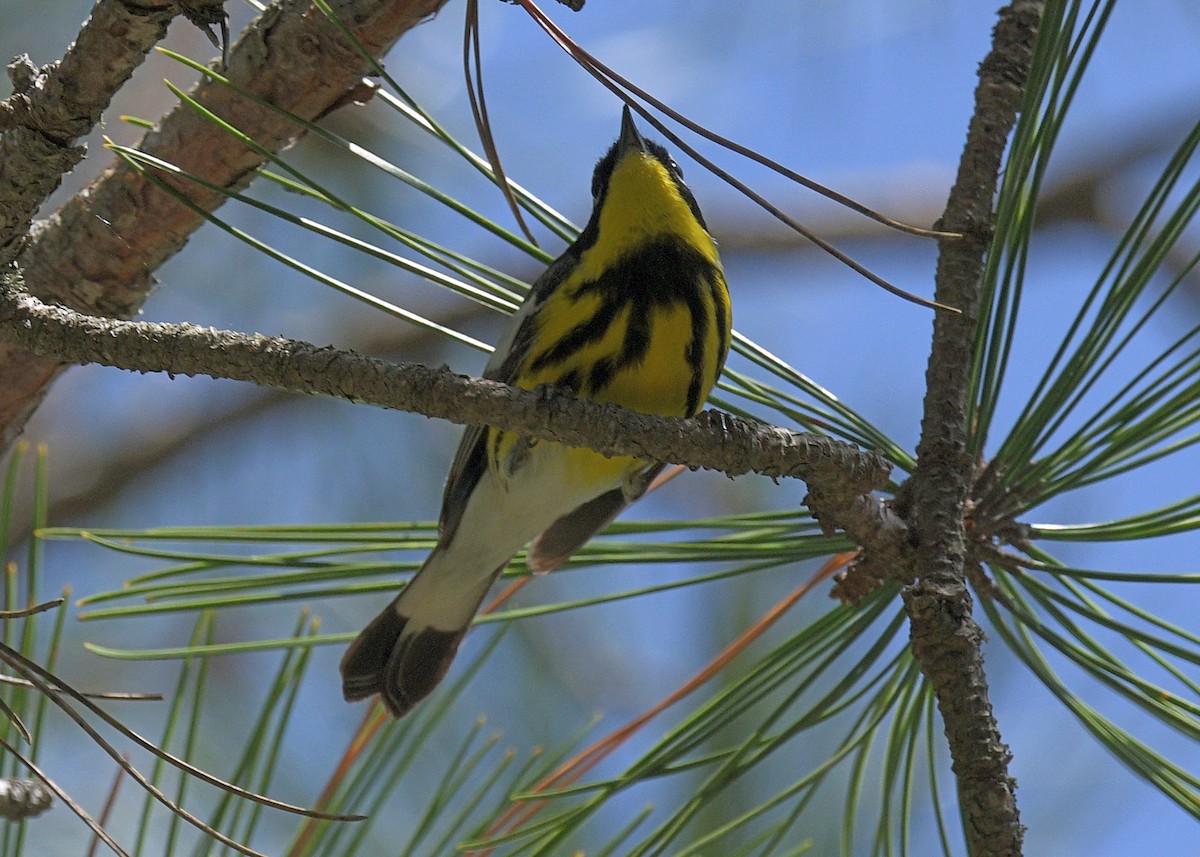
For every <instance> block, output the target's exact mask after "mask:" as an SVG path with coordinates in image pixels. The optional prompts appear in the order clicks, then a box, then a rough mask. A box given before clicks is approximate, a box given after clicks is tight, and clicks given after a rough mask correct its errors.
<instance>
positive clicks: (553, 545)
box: [525, 463, 664, 573]
mask: <svg viewBox="0 0 1200 857" xmlns="http://www.w3.org/2000/svg"><path fill="white" fill-rule="evenodd" d="M663 466H664V465H662V464H658V463H652V464H648V465H646V467H645V468H644V469H642V470H639V471H637V472H636V473H634V474H633V475H632V476H630V477H629V479H627V480H626V482H625V484H624V485H622V486H621V487H620V488H614V489H613V490H611V491H606V492H605V493H603V494H601V495H600V496H599V497H596V498H595V499H594V500H589V501H588V502H586V503H584V504H583V505H581V506H579V507H577V508H576V509H575V510H573V511H571V512H568V513H567V514H565V515H563V516H562V517H561V518H559V519H558V520H557V521H555V522H554V523H553V524H551V525H550V526H549V527H547V528H546V530H545V531H544V532H543V533H542V534H541V535H540V536H538V537H537V538H536V539H534V540H533V544H532V545H530V546H529V552H528V554H526V557H525V563H526V565H528V566H529V568H530V569H531V570H532V571H536V572H542V573H544V572H547V571H554V570H555V569H557V568H561V567H562V566H563V564H564V563H566V561H567V560H569V559H570V558H571V557H572V556H573V555H574V553H575V551H577V550H579V549H580V548H581V547H583V545H584V543H586V542H587V541H588V539H590V538H591V537H592V536H594V535H596V533H598V532H600V531H601V530H602V529H604V528H605V527H607V526H608V525H609V524H610V523H612V521H613V519H614V518H616V517H617V515H619V514H621V512H622V511H624V510H625V507H626V506H628V505H629V504H630V503H632V502H633V501H634V500H636V499H638V498H639V497H641V496H642V495H643V494H645V493H646V489H647V488H649V487H650V483H651V482H653V481H654V477H655V476H657V475H658V474H659V472H660V471H661V470H662V469H663Z"/></svg>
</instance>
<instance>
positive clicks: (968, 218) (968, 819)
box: [904, 0, 1043, 857]
mask: <svg viewBox="0 0 1200 857" xmlns="http://www.w3.org/2000/svg"><path fill="white" fill-rule="evenodd" d="M1042 9H1043V4H1042V3H1041V2H1039V0H1014V2H1012V3H1011V4H1010V5H1009V6H1007V7H1006V8H1004V9H1003V10H1001V12H1000V19H999V22H998V23H997V25H996V29H995V33H994V37H993V42H992V50H991V52H990V53H989V55H988V56H987V58H986V59H985V60H984V61H983V63H982V64H981V66H980V69H979V85H978V87H977V88H976V90H975V112H974V115H973V116H972V117H971V122H970V126H969V127H968V130H967V141H966V145H965V147H964V150H963V154H962V158H961V160H960V162H959V170H958V175H957V178H956V181H955V184H954V187H953V189H952V190H951V192H950V198H949V200H948V202H947V204H946V212H945V215H944V216H943V218H942V221H941V224H940V226H941V228H942V229H944V230H947V231H950V232H958V233H962V234H963V235H964V236H965V237H964V238H963V239H960V240H948V241H943V242H942V244H941V247H940V254H939V258H938V269H937V288H936V295H935V297H936V299H937V300H938V301H939V302H940V303H944V304H949V305H950V306H954V307H957V308H958V309H960V310H961V311H962V312H961V314H951V313H939V314H938V315H937V316H936V318H935V320H934V332H933V345H932V350H931V353H930V357H929V365H928V369H927V371H926V376H925V378H926V384H927V388H926V395H925V408H924V416H923V419H922V423H921V441H920V443H919V445H918V447H917V455H918V462H917V467H916V470H915V471H914V473H913V476H912V486H911V487H912V510H913V514H914V517H915V521H914V524H915V534H916V536H917V548H916V565H915V567H914V570H915V571H916V576H917V581H916V583H914V584H913V585H911V586H909V587H907V588H906V590H905V591H904V603H905V606H906V608H907V610H908V615H909V619H910V624H911V632H910V639H911V643H912V650H913V655H914V656H915V658H916V659H917V662H918V663H919V664H920V667H921V671H922V673H923V674H924V675H925V677H926V678H927V679H928V680H929V681H930V683H931V684H932V685H933V687H934V691H935V693H936V696H937V701H938V709H939V711H940V712H941V715H942V721H943V725H944V727H945V731H946V738H947V741H948V743H949V745H950V754H951V758H952V762H953V770H954V774H955V777H956V779H957V784H958V798H959V805H960V808H961V811H962V816H963V819H964V825H965V832H966V837H967V845H968V849H969V852H970V854H971V855H972V857H985V855H987V857H993V855H994V857H1001V855H1003V857H1015V855H1019V854H1021V848H1022V838H1023V833H1024V831H1023V828H1022V826H1021V822H1020V816H1019V814H1018V812H1017V802H1016V783H1015V781H1014V780H1013V778H1012V776H1011V775H1010V774H1009V772H1008V763H1009V760H1010V753H1009V751H1008V747H1007V746H1006V745H1005V744H1004V742H1003V741H1002V740H1001V737H1000V730H999V727H998V726H997V724H996V719H995V717H994V715H993V713H992V707H991V702H990V700H989V698H988V686H987V678H986V676H985V674H984V669H983V655H982V651H981V643H982V641H983V633H982V631H981V630H980V628H979V626H978V624H976V622H975V620H974V618H973V617H972V601H971V595H970V592H969V590H968V589H967V585H966V579H965V571H964V563H965V561H966V537H965V528H964V514H963V512H964V506H965V501H966V498H967V493H968V491H969V489H970V485H971V476H972V472H973V468H974V462H973V461H971V459H970V455H969V453H968V449H967V431H968V426H967V416H966V415H967V399H968V395H969V391H970V373H971V362H972V352H973V349H974V347H975V333H976V327H977V322H978V318H979V307H980V301H981V297H982V276H983V269H984V262H985V259H986V254H987V250H988V246H989V239H990V236H991V231H992V224H993V202H994V198H995V194H996V189H997V183H998V178H999V173H1000V165H1001V163H1002V159H1003V156H1004V150H1005V146H1006V144H1007V141H1008V136H1009V134H1010V132H1011V131H1012V128H1013V125H1014V124H1015V122H1016V116H1017V110H1018V108H1019V106H1020V104H1021V98H1022V95H1023V92H1024V86H1025V81H1026V79H1027V77H1028V74H1029V68H1030V63H1031V61H1032V57H1033V48H1034V43H1035V41H1036V38H1037V32H1038V27H1039V25H1040V22H1041V17H1042Z"/></svg>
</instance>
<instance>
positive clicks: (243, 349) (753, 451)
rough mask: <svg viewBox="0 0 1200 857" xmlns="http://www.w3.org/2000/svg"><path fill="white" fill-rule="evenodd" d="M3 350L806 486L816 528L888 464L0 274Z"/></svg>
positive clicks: (754, 431) (730, 424) (706, 418)
mask: <svg viewBox="0 0 1200 857" xmlns="http://www.w3.org/2000/svg"><path fill="white" fill-rule="evenodd" d="M0 340H6V341H8V342H10V343H12V344H14V345H18V346H20V347H22V348H25V349H28V350H29V351H31V352H33V353H36V354H41V355H46V356H48V357H53V358H54V359H55V360H61V361H66V362H70V363H99V364H102V365H105V366H115V367H117V368H121V369H129V370H133V371H138V372H167V373H169V374H172V375H208V376H211V377H214V378H228V379H233V380H240V381H249V382H252V383H254V384H258V385H260V386H265V387H273V388H276V389H281V390H290V391H294V392H300V393H312V394H320V395H327V396H336V397H338V398H343V399H348V400H350V401H354V402H361V403H365V404H373V405H378V406H381V407H386V408H395V409H399V410H405V411H414V412H416V413H421V414H425V415H426V416H431V417H440V418H443V419H448V420H452V421H454V422H458V423H475V424H488V425H496V426H500V427H501V428H504V429H510V430H514V431H519V432H521V433H523V434H527V435H531V436H535V437H541V438H548V439H551V440H558V441H561V442H563V443H567V444H571V445H573V446H586V447H590V448H592V449H596V450H599V451H600V452H603V453H605V454H608V455H638V456H643V457H646V458H652V459H656V460H659V461H670V462H674V463H677V464H685V465H688V466H691V467H702V468H707V469H712V470H720V471H723V472H725V473H728V474H729V475H738V474H741V473H747V472H750V471H754V472H757V473H762V474H764V475H767V476H788V477H795V478H800V479H803V480H805V482H807V483H808V485H809V487H810V491H811V492H812V493H813V494H814V497H815V498H818V499H817V500H816V501H815V502H814V504H813V508H814V509H816V510H819V511H818V514H819V516H820V517H821V519H822V521H823V522H825V523H827V524H838V525H840V514H839V512H838V510H839V509H841V508H851V507H854V506H855V501H856V498H857V497H859V495H863V494H867V493H868V492H870V491H872V490H875V489H877V488H880V487H882V486H883V485H884V484H886V482H887V477H888V473H889V471H890V468H889V466H888V465H887V463H886V462H885V461H884V460H883V458H882V457H881V456H879V455H877V454H875V453H869V452H862V451H861V450H858V449H856V448H855V447H853V446H851V445H849V444H846V443H842V442H840V441H836V440H833V439H831V438H827V437H822V436H820V435H812V434H803V433H798V432H792V431H788V430H787V429H782V428H777V427H774V426H769V425H763V424H760V423H754V422H750V421H747V420H743V419H739V418H737V417H733V416H730V415H729V414H725V413H721V412H719V411H705V412H704V413H702V414H700V415H699V416H697V417H695V418H693V419H672V418H667V417H656V416H650V415H647V414H641V413H637V412H635V411H628V410H625V409H623V408H618V407H616V406H615V405H601V404H597V403H596V402H592V401H590V400H586V399H575V398H571V397H569V396H565V395H558V394H550V393H549V392H548V391H546V392H542V391H534V392H527V391H523V390H518V389H515V388H513V387H508V386H506V385H504V384H500V383H497V382H494V381H486V380H482V379H477V378H468V377H465V376H462V375H456V374H455V373H453V372H451V371H450V370H449V369H434V368H430V367H428V366H422V365H419V364H396V363H388V362H386V361H383V360H376V359H372V358H368V357H363V356H361V355H358V354H355V353H354V352H351V351H340V350H338V349H335V348H332V347H323V348H322V347H318V346H315V345H310V344H308V343H305V342H297V341H295V340H290V339H283V338H280V337H271V336H263V335H261V334H243V333H235V332H231V331H223V330H215V329H213V328H208V327H198V326H196V325H190V324H163V323H157V322H132V321H121V320H116V319H109V318H100V317H96V316H89V315H84V314H82V313H78V312H76V311H74V310H70V309H67V308H65V307H59V306H50V305H47V304H45V303H43V302H42V301H40V300H39V299H37V298H35V297H33V296H32V295H30V294H28V293H27V292H25V291H24V290H23V289H22V288H21V287H20V278H19V276H18V275H17V274H16V272H7V273H5V274H3V275H2V276H0Z"/></svg>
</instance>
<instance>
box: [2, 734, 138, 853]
mask: <svg viewBox="0 0 1200 857" xmlns="http://www.w3.org/2000/svg"><path fill="white" fill-rule="evenodd" d="M0 747H3V748H4V749H5V750H7V751H8V752H9V753H10V754H12V756H13V758H14V759H16V760H17V761H18V762H20V763H21V764H22V765H24V766H25V767H26V768H28V769H29V772H30V773H31V774H33V775H34V776H35V777H37V778H38V779H39V780H41V782H42V783H43V784H45V786H46V788H48V789H50V791H52V792H53V793H54V794H55V795H57V796H58V799H59V800H61V801H62V802H63V803H64V804H65V805H66V807H67V809H69V810H71V812H73V813H75V815H76V816H78V817H79V820H80V821H82V822H83V823H84V824H86V825H87V826H88V827H89V828H90V829H91V831H92V832H93V833H94V834H96V836H97V837H99V838H100V841H101V842H103V843H104V844H105V845H107V846H108V847H109V848H110V849H112V852H113V853H114V854H117V855H118V857H129V852H128V851H126V850H125V849H124V848H122V847H121V846H120V845H118V844H117V841H116V840H115V839H113V838H112V837H111V836H110V835H109V834H108V831H107V830H105V829H104V828H103V827H101V826H100V825H99V824H98V823H97V822H96V820H95V819H94V818H92V817H91V816H90V815H89V814H88V811H87V810H86V809H84V808H83V807H82V806H80V805H79V804H77V803H76V802H75V801H74V800H72V799H71V796H70V795H69V794H67V793H66V792H65V791H64V790H63V789H62V787H61V786H59V785H58V783H56V782H54V780H52V779H50V778H49V777H48V776H46V773H45V772H44V771H43V770H42V769H41V768H39V767H38V766H37V765H35V764H34V763H33V761H32V760H31V759H29V758H27V757H25V756H24V755H22V754H21V752H20V751H18V750H17V748H16V747H14V746H13V745H12V744H10V743H8V742H7V741H5V740H4V739H3V738H0Z"/></svg>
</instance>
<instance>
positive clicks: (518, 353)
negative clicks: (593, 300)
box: [438, 248, 577, 543]
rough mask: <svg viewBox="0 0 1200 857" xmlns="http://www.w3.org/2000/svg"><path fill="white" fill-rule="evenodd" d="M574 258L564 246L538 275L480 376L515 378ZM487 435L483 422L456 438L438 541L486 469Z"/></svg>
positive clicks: (453, 525) (456, 518)
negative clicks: (540, 314) (544, 308)
mask: <svg viewBox="0 0 1200 857" xmlns="http://www.w3.org/2000/svg"><path fill="white" fill-rule="evenodd" d="M576 261H577V259H576V257H575V255H574V254H573V248H568V249H567V251H566V252H565V253H563V255H562V256H559V257H558V259H556V260H555V261H554V262H553V263H552V264H551V265H550V267H549V268H547V269H546V270H545V271H544V272H543V273H542V275H541V276H540V277H538V279H537V282H535V283H534V284H533V287H532V288H530V290H529V294H528V295H526V297H525V301H524V302H523V303H522V304H521V307H520V309H518V310H517V311H516V312H515V313H514V314H513V317H512V320H511V321H510V322H509V325H508V328H507V329H506V330H505V332H504V335H503V336H502V337H500V341H499V342H498V343H497V344H496V350H495V351H493V352H492V356H491V358H490V359H489V360H488V362H487V366H485V367H484V370H483V377H484V378H487V379H488V380H490V381H502V382H503V383H505V384H513V383H514V382H515V381H516V380H517V375H518V373H519V372H520V371H521V364H522V362H523V361H524V359H525V355H526V354H528V353H529V348H530V344H531V342H532V340H533V336H534V332H535V330H536V324H537V323H536V321H535V320H534V316H535V315H536V313H537V310H538V309H539V308H540V307H541V306H542V304H544V303H545V302H546V297H547V295H549V294H550V293H551V292H552V291H553V290H554V289H555V287H556V286H558V284H559V283H561V282H562V280H563V277H564V276H565V274H566V272H567V271H568V270H570V269H571V268H572V267H573V266H574V264H575V262H576ZM487 436H488V432H487V426H467V428H466V430H465V431H464V432H463V436H462V439H461V440H460V441H459V442H458V451H457V452H456V453H455V454H454V463H453V464H451V465H450V475H449V476H447V477H446V488H445V490H444V491H443V493H442V515H441V519H440V520H439V522H438V532H439V538H440V540H441V541H442V543H445V542H448V541H449V540H450V539H451V537H453V535H454V531H455V530H456V529H457V528H458V522H459V521H460V520H461V519H462V514H463V510H464V509H465V508H466V506H467V500H468V499H470V497H471V492H472V491H474V490H475V486H476V485H477V484H478V483H479V479H480V478H481V477H482V476H483V474H484V473H485V472H486V471H487V467H488V460H487Z"/></svg>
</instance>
